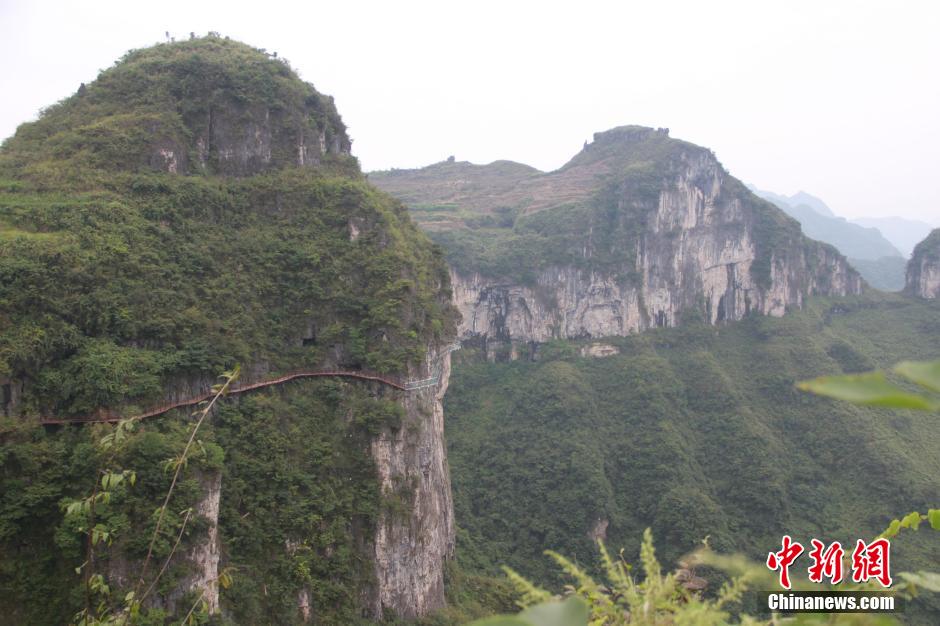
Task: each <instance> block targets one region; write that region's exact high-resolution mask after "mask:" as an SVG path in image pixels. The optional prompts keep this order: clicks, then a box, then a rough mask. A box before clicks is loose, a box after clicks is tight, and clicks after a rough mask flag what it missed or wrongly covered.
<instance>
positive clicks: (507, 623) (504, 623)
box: [467, 615, 532, 626]
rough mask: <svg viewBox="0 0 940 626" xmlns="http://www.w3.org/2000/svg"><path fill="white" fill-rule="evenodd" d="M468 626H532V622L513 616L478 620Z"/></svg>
mask: <svg viewBox="0 0 940 626" xmlns="http://www.w3.org/2000/svg"><path fill="white" fill-rule="evenodd" d="M467 626H532V622H527V621H526V620H523V619H519V618H518V617H515V616H512V615H498V616H496V617H486V618H484V619H478V620H477V621H475V622H470V623H469V624H467Z"/></svg>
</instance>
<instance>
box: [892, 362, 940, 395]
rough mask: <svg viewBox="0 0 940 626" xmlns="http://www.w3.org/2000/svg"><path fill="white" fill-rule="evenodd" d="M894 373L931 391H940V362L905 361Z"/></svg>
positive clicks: (895, 368) (899, 364) (895, 367)
mask: <svg viewBox="0 0 940 626" xmlns="http://www.w3.org/2000/svg"><path fill="white" fill-rule="evenodd" d="M894 371H895V372H897V373H898V374H900V375H901V376H903V377H904V378H906V379H908V380H910V381H913V382H915V383H917V384H918V385H920V386H921V387H926V388H927V389H930V390H931V391H940V361H903V362H901V363H898V364H897V365H895V366H894Z"/></svg>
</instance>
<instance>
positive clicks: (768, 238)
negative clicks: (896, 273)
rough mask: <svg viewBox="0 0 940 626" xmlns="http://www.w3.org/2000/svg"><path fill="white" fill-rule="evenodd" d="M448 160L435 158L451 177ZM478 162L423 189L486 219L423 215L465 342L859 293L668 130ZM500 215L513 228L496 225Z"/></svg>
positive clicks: (815, 249)
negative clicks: (522, 161)
mask: <svg viewBox="0 0 940 626" xmlns="http://www.w3.org/2000/svg"><path fill="white" fill-rule="evenodd" d="M458 165H459V164H458ZM494 165H495V164H494ZM454 167H456V165H452V164H441V165H438V166H432V168H436V171H438V172H439V176H438V177H445V178H446V177H447V176H448V173H447V172H448V169H447V168H454ZM476 167H481V169H482V170H485V171H486V172H487V176H488V177H490V178H491V177H492V166H469V167H468V166H466V165H464V166H463V168H464V169H463V170H462V171H461V174H460V178H459V179H456V178H455V179H454V180H453V181H452V182H453V184H452V185H450V186H448V185H438V186H437V187H434V186H431V187H428V186H424V187H422V188H421V189H422V191H423V193H425V194H427V193H428V189H432V190H433V189H446V190H447V197H446V198H443V200H442V201H444V202H449V203H452V205H453V206H455V207H460V208H464V207H472V209H473V211H475V212H476V213H478V214H480V215H481V216H482V218H483V219H479V218H470V219H466V220H464V222H463V223H454V222H446V221H443V220H442V221H438V220H429V221H428V220H427V218H425V220H426V221H425V222H423V223H424V224H425V225H426V226H427V227H428V229H429V230H430V231H431V232H432V236H433V237H434V238H435V240H437V241H438V242H439V243H440V244H441V245H443V246H444V247H445V249H446V250H447V251H448V253H449V254H448V259H449V261H450V262H451V282H452V285H453V289H454V301H455V303H456V305H457V307H458V308H459V309H460V312H461V314H462V316H463V321H462V323H461V326H460V336H461V338H463V339H467V338H471V337H476V338H481V339H483V340H484V341H487V342H492V341H494V340H496V341H498V342H507V341H508V342H512V343H518V342H542V341H546V340H548V339H552V338H577V337H600V336H605V335H624V334H629V333H632V332H637V331H641V330H643V329H646V328H650V327H663V326H675V325H678V324H681V323H683V321H686V320H688V319H703V320H705V321H707V322H708V323H711V324H716V323H721V322H724V321H729V320H737V319H741V318H742V317H744V316H746V315H748V314H750V313H752V312H753V313H757V314H763V315H774V316H779V315H783V314H784V313H785V312H786V311H787V310H788V309H790V308H799V307H800V306H801V305H802V303H803V300H804V299H805V298H806V297H808V296H810V295H814V294H825V295H845V294H852V293H858V292H859V291H860V290H861V288H862V281H861V279H860V278H859V276H858V274H857V273H856V272H855V271H854V270H853V269H852V268H851V267H850V266H849V265H848V264H847V263H846V261H845V259H844V258H843V257H842V256H841V255H840V254H839V253H838V252H837V251H836V250H835V249H834V248H832V247H831V246H828V245H825V244H821V243H818V242H815V241H812V240H809V239H807V238H806V237H804V236H803V235H802V233H801V232H800V228H799V225H798V224H797V223H796V222H795V221H794V220H792V219H791V218H789V217H787V216H786V215H784V214H783V213H782V212H781V211H780V210H779V209H777V208H776V207H774V206H772V205H771V204H769V203H767V202H765V201H764V200H761V199H760V198H757V197H756V196H754V195H753V194H752V193H750V192H749V191H748V190H747V189H746V188H745V187H744V186H743V185H742V184H741V183H740V182H739V181H737V180H736V179H734V178H733V177H731V176H730V175H729V174H728V173H727V172H726V171H725V170H724V169H723V168H722V167H721V165H720V163H719V162H718V160H717V159H716V158H715V156H714V154H712V153H711V152H710V151H708V150H706V149H703V148H700V147H698V146H694V145H691V144H688V143H685V142H681V141H677V140H673V139H670V138H669V137H668V132H667V131H666V130H664V129H658V130H654V129H647V128H640V127H624V128H618V129H614V130H611V131H607V132H605V133H598V134H596V135H595V136H594V142H593V143H591V144H588V145H586V146H585V148H584V150H583V151H582V152H581V153H579V154H578V155H577V156H575V157H574V158H573V159H572V160H571V161H570V162H569V163H568V164H566V165H565V166H564V167H562V168H561V169H560V170H557V171H555V172H551V173H549V174H542V175H533V174H532V173H531V171H525V170H520V169H518V168H517V169H516V170H512V171H514V172H518V176H517V177H516V178H515V179H511V180H505V179H504V180H502V181H501V182H500V184H499V185H494V186H491V187H488V188H481V186H480V185H478V184H476V181H475V180H474V172H475V170H474V169H473V168H476ZM432 168H428V170H431V169H432ZM501 169H502V170H503V171H506V168H505V166H502V168H501ZM426 176H427V173H426V172H425V174H424V177H426ZM478 178H481V179H483V178H484V176H483V174H482V173H480V174H479V175H478ZM370 179H371V180H372V181H374V182H375V183H376V184H378V185H379V186H380V187H385V188H387V189H389V191H390V192H393V193H399V194H400V195H401V197H402V198H404V199H406V200H407V199H408V197H409V193H411V194H412V197H413V194H416V193H419V192H418V191H417V190H416V191H414V192H410V191H409V189H410V187H411V185H410V184H409V182H410V180H411V174H410V173H409V172H407V171H406V172H392V173H389V174H379V175H375V174H373V175H370ZM416 180H417V179H416ZM494 190H495V191H494ZM484 194H489V195H484ZM481 196H482V197H481ZM422 200H423V201H424V202H426V203H428V204H429V205H431V203H433V201H434V199H433V198H429V197H422ZM417 213H419V212H418V211H416V214H417ZM421 213H427V211H421ZM507 214H509V215H512V216H514V221H513V223H512V225H511V228H505V227H503V228H500V227H499V226H498V224H497V222H496V220H497V219H498V218H499V217H500V216H505V215H507ZM486 218H492V219H489V220H487V219H486ZM442 223H444V224H449V226H448V227H446V228H445V227H442V226H441V224H442Z"/></svg>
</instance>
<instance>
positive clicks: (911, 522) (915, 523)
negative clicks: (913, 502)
mask: <svg viewBox="0 0 940 626" xmlns="http://www.w3.org/2000/svg"><path fill="white" fill-rule="evenodd" d="M920 520H921V518H920V513H918V512H917V511H914V512H913V513H909V514H907V515H905V516H904V519H902V520H901V528H913V529H914V530H917V528H918V527H919V526H920Z"/></svg>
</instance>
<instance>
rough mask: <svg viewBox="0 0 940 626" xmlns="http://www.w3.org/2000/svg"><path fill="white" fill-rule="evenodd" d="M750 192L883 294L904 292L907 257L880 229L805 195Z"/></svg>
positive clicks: (799, 193)
mask: <svg viewBox="0 0 940 626" xmlns="http://www.w3.org/2000/svg"><path fill="white" fill-rule="evenodd" d="M748 189H750V190H751V191H753V192H754V193H755V194H757V195H758V196H760V197H762V198H764V199H766V200H769V201H770V202H773V203H774V204H775V205H777V206H778V207H780V208H781V209H782V210H783V211H785V212H786V213H787V215H789V216H790V217H792V218H793V219H795V220H796V221H798V222H799V223H800V226H802V227H803V232H804V233H806V234H807V235H808V236H809V237H812V238H813V239H818V240H819V241H825V242H826V243H828V244H831V245H833V246H835V247H836V248H837V249H838V250H839V252H841V253H842V254H844V255H845V256H846V257H848V259H849V262H850V263H851V264H852V266H853V267H854V268H855V269H857V270H858V271H859V273H861V275H862V277H863V278H864V279H865V281H866V282H868V284H869V285H871V286H872V287H875V288H876V289H881V290H883V291H900V290H902V289H903V288H904V271H905V257H904V256H903V255H902V253H901V251H900V250H898V248H897V247H895V245H894V244H893V243H892V242H891V241H889V240H888V239H887V238H886V237H885V236H884V235H883V234H882V233H881V231H880V230H878V228H876V227H869V226H863V225H860V224H856V223H853V222H850V221H848V220H846V219H845V218H843V217H838V216H836V214H835V213H833V211H832V209H830V208H829V206H828V205H827V204H826V203H825V202H823V201H822V200H821V199H820V198H817V197H816V196H813V195H811V194H808V193H806V192H805V191H800V192H797V193H795V194H793V195H792V196H784V195H781V194H778V193H774V192H771V191H764V190H761V189H758V188H757V187H755V186H754V185H748Z"/></svg>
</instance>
